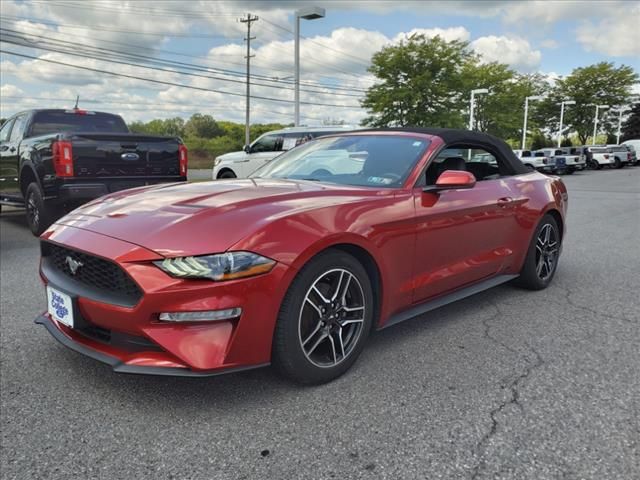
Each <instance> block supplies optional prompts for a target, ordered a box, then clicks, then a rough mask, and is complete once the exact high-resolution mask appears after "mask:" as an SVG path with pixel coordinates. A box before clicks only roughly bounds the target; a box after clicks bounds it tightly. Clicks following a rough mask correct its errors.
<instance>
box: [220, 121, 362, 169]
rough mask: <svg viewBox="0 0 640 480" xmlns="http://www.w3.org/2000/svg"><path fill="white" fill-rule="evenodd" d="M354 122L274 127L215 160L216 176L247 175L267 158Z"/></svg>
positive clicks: (269, 159) (269, 158)
mask: <svg viewBox="0 0 640 480" xmlns="http://www.w3.org/2000/svg"><path fill="white" fill-rule="evenodd" d="M356 128H357V127H352V126H332V127H290V128H284V129H282V130H273V131H271V132H267V133H265V134H263V135H261V136H260V137H258V138H257V139H256V140H255V141H254V142H253V143H252V144H251V145H245V146H244V149H243V150H241V151H239V152H231V153H225V154H224V155H220V156H219V157H216V159H215V160H214V161H213V174H212V177H213V179H214V180H216V179H220V178H246V177H247V176H249V174H251V173H253V172H254V171H256V170H257V169H258V168H260V167H261V166H262V165H264V164H265V163H266V162H269V161H271V160H273V159H274V158H276V157H277V156H278V155H280V154H281V153H282V152H286V151H287V150H289V149H291V148H293V147H295V146H296V145H300V144H302V143H305V142H307V141H309V140H312V139H314V138H318V137H321V136H323V135H331V134H333V133H343V132H348V131H350V130H355V129H356Z"/></svg>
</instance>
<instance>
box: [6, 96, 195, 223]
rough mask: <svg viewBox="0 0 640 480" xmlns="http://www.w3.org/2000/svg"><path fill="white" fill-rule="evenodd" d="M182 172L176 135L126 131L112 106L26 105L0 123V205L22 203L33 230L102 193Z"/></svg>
mask: <svg viewBox="0 0 640 480" xmlns="http://www.w3.org/2000/svg"><path fill="white" fill-rule="evenodd" d="M186 179H187V149H186V147H185V146H184V144H183V143H182V140H180V139H179V138H177V137H160V136H153V135H138V134H133V133H129V129H128V128H127V125H126V124H125V122H124V120H123V119H122V117H120V116H118V115H113V114H111V113H103V112H89V111H86V110H80V109H77V108H76V109H73V110H58V109H51V110H29V111H24V112H20V113H18V114H16V115H14V116H13V117H11V118H9V119H8V120H7V121H6V122H5V123H4V124H3V125H2V129H1V130H0V205H3V204H4V205H13V206H24V207H26V214H27V223H28V225H29V228H30V229H31V231H32V232H33V234H34V235H40V234H41V233H42V232H43V231H44V230H46V229H47V227H49V225H51V224H52V223H53V222H54V221H55V220H57V219H58V218H59V217H61V216H62V215H63V214H64V213H65V212H66V211H69V210H72V209H73V208H75V207H77V206H79V205H81V204H82V203H85V202H87V201H89V200H91V199H94V198H97V197H100V196H102V195H105V194H107V193H110V192H116V191H119V190H124V189H127V188H133V187H139V186H143V185H152V184H156V183H164V182H179V181H185V180H186Z"/></svg>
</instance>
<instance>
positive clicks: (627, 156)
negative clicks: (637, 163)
mask: <svg viewBox="0 0 640 480" xmlns="http://www.w3.org/2000/svg"><path fill="white" fill-rule="evenodd" d="M607 148H608V149H609V151H610V152H611V154H612V155H613V158H614V162H615V163H614V165H615V167H616V168H622V167H624V166H625V165H629V164H630V163H632V159H631V152H630V151H629V148H628V147H627V146H626V145H607Z"/></svg>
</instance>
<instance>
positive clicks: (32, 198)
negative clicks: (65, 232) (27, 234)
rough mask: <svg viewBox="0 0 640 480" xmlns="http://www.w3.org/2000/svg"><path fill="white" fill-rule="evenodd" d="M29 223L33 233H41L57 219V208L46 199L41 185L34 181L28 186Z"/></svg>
mask: <svg viewBox="0 0 640 480" xmlns="http://www.w3.org/2000/svg"><path fill="white" fill-rule="evenodd" d="M24 203H25V208H26V214H27V225H29V229H30V230H31V233H33V234H34V235H36V236H37V235H40V234H41V233H42V232H44V231H45V230H46V229H47V228H49V226H50V225H51V224H52V223H53V222H55V221H56V220H57V209H55V208H54V207H53V206H51V205H50V204H47V203H46V202H45V201H44V198H43V195H42V191H41V190H40V186H39V185H38V184H37V183H36V182H32V183H30V184H29V186H28V187H27V194H26V196H25V201H24Z"/></svg>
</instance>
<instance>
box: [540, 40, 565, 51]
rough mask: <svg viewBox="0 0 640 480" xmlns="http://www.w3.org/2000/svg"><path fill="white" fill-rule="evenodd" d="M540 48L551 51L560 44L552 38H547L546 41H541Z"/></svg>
mask: <svg viewBox="0 0 640 480" xmlns="http://www.w3.org/2000/svg"><path fill="white" fill-rule="evenodd" d="M540 46H541V47H542V48H549V49H553V48H558V47H559V46H560V44H559V43H558V42H556V41H555V40H554V39H553V38H547V39H545V40H543V41H542V42H540Z"/></svg>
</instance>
